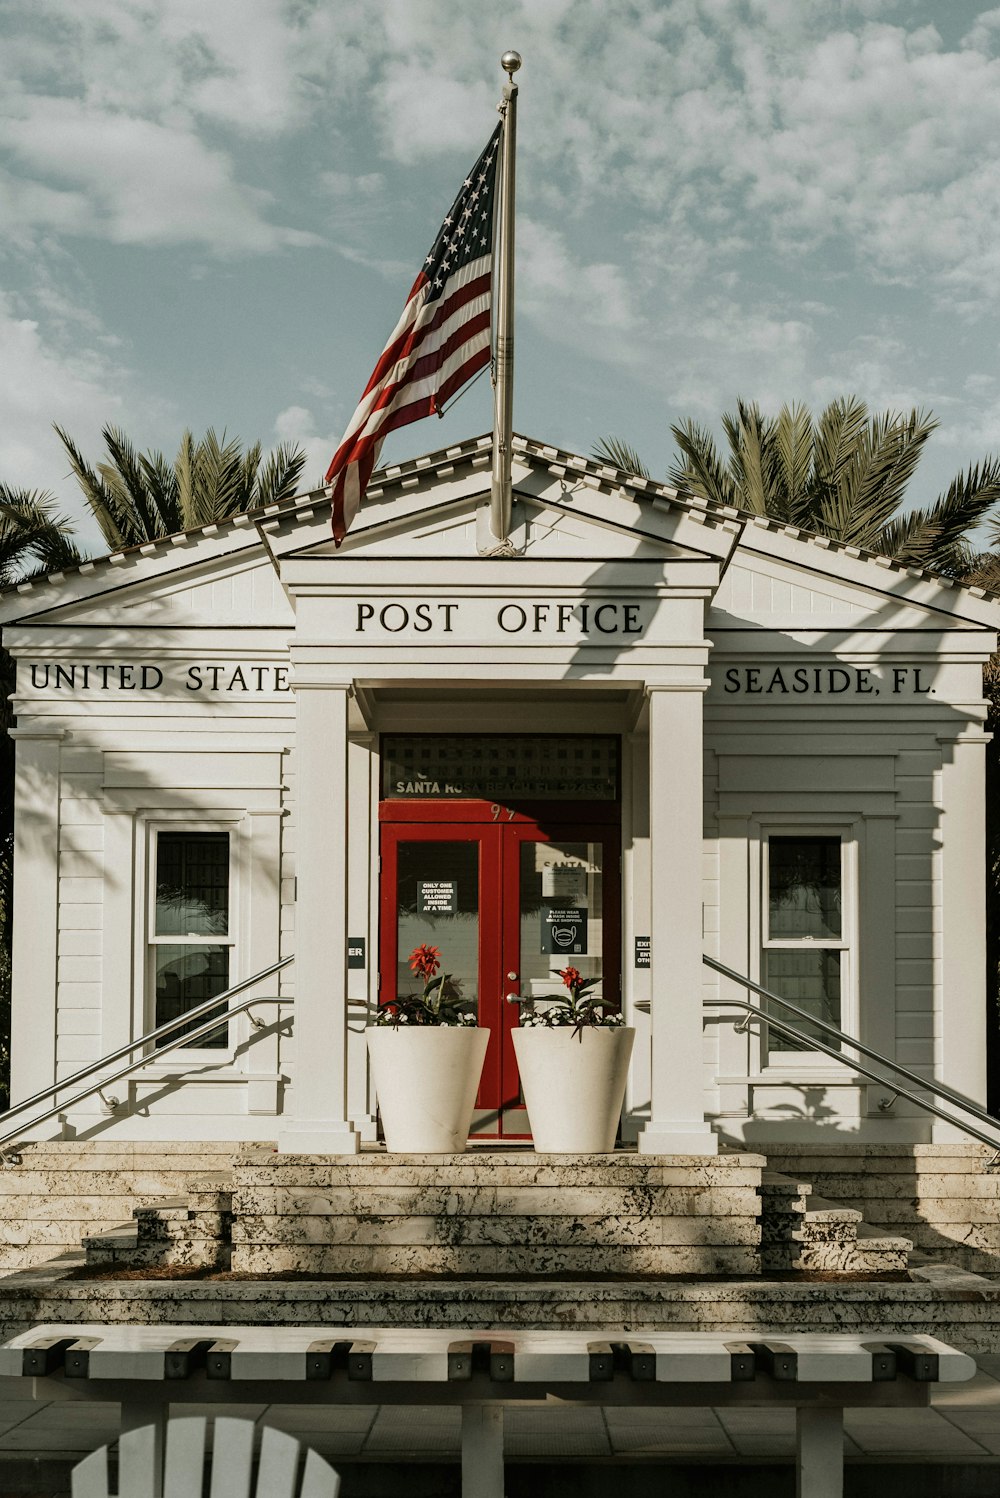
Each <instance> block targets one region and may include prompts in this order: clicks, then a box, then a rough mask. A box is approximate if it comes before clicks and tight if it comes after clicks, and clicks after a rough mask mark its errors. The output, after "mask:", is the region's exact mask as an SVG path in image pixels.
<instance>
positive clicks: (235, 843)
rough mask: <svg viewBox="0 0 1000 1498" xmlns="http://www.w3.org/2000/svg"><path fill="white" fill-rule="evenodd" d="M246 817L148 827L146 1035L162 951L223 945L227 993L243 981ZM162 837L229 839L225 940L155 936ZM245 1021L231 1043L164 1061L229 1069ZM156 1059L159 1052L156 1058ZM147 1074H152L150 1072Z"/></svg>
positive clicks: (181, 1051)
mask: <svg viewBox="0 0 1000 1498" xmlns="http://www.w3.org/2000/svg"><path fill="white" fill-rule="evenodd" d="M242 822H243V816H242V814H241V813H240V814H236V813H234V814H233V815H231V816H202V817H197V816H195V817H192V816H191V815H189V814H187V815H180V816H177V817H171V816H169V815H167V816H163V815H159V816H156V817H154V818H150V819H149V820H148V821H147V822H146V857H145V867H146V901H145V905H146V923H145V931H144V933H143V935H144V942H143V953H142V971H143V994H144V1004H143V1012H144V1014H145V1016H146V1025H145V1028H146V1029H147V1030H152V1029H153V1028H154V1027H155V1026H156V1024H157V1016H156V972H155V967H154V953H155V949H156V948H157V947H158V946H212V947H219V946H225V947H228V948H229V978H228V981H227V984H226V987H227V988H232V986H233V985H234V984H235V983H238V982H239V981H240V977H241V961H240V957H241V940H240V933H241V930H242V926H243V921H242V919H241V917H242V915H243V885H244V880H243V879H242V877H241V874H242V869H241V864H242V862H243V858H242V846H241V845H242V837H241V824H242ZM161 832H174V833H177V832H181V833H184V832H224V833H226V834H227V835H228V837H229V918H228V922H227V926H228V930H227V933H226V935H225V936H220V935H216V934H212V933H197V934H192V935H190V936H188V935H184V934H182V933H175V934H173V935H169V936H168V935H163V936H158V935H157V932H156V870H157V856H158V850H159V835H160V833H161ZM241 1018H243V1016H240V1015H237V1016H235V1017H234V1018H233V1019H230V1020H229V1023H228V1038H227V1043H226V1045H225V1046H198V1045H195V1046H179V1047H178V1049H177V1050H176V1051H174V1052H171V1053H170V1054H169V1055H168V1056H167V1057H165V1058H164V1065H169V1066H171V1067H172V1068H173V1069H175V1070H176V1066H177V1058H178V1057H183V1058H184V1060H185V1061H186V1062H188V1061H190V1062H195V1063H210V1064H214V1065H215V1066H219V1065H229V1064H231V1063H232V1061H233V1059H234V1055H235V1052H236V1050H237V1048H238V1047H239V1045H240V1041H241V1038H242V1036H241V1034H240V1033H239V1032H240V1030H241V1029H242V1028H243V1027H241V1026H240V1025H239V1020H240V1019H241ZM153 1054H154V1055H155V1051H154V1053H153ZM147 1072H148V1069H147Z"/></svg>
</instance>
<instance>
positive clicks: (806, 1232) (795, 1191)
mask: <svg viewBox="0 0 1000 1498" xmlns="http://www.w3.org/2000/svg"><path fill="white" fill-rule="evenodd" d="M760 1199H761V1262H762V1267H763V1270H764V1272H765V1273H772V1274H775V1273H782V1272H788V1271H791V1270H801V1271H807V1270H808V1271H814V1272H815V1271H822V1272H825V1273H832V1274H845V1275H852V1274H853V1275H857V1274H905V1273H906V1270H907V1264H908V1255H909V1254H910V1252H911V1250H912V1248H913V1244H912V1243H911V1242H910V1240H909V1239H907V1238H902V1237H898V1236H890V1235H888V1234H887V1233H885V1232H884V1231H880V1230H878V1229H876V1228H872V1227H869V1226H868V1225H867V1224H866V1223H865V1222H863V1221H862V1214H861V1213H860V1212H859V1211H857V1210H856V1209H855V1208H852V1207H847V1206H844V1205H843V1204H842V1203H840V1204H838V1203H837V1202H830V1201H825V1200H824V1199H823V1198H822V1197H820V1196H816V1195H815V1194H814V1192H813V1188H812V1183H811V1182H809V1181H801V1180H797V1179H795V1178H794V1177H792V1176H786V1175H782V1174H780V1173H779V1172H778V1171H774V1170H765V1171H764V1173H763V1176H762V1179H761V1185H760Z"/></svg>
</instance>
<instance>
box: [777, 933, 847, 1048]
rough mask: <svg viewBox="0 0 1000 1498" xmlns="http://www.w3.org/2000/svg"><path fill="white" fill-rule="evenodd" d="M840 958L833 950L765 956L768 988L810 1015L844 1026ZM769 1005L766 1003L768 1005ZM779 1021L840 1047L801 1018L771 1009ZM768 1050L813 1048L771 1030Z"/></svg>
mask: <svg viewBox="0 0 1000 1498" xmlns="http://www.w3.org/2000/svg"><path fill="white" fill-rule="evenodd" d="M840 957H841V954H840V953H839V952H834V951H831V950H830V948H829V947H813V948H806V949H804V950H803V949H801V948H800V949H797V950H796V951H794V952H791V951H789V952H775V951H768V952H765V954H764V958H765V963H764V987H765V988H769V989H770V990H771V992H772V993H776V994H778V995H780V997H781V998H783V999H788V1001H789V1003H791V1004H797V1005H798V1007H799V1008H800V1009H804V1010H805V1011H806V1013H807V1014H811V1015H814V1016H815V1017H816V1018H817V1019H821V1020H825V1021H826V1023H827V1024H828V1025H836V1027H837V1029H838V1030H839V1029H840V1028H841V1025H840ZM765 1003H766V1001H765ZM771 1013H772V1014H773V1015H774V1017H775V1019H780V1020H784V1021H785V1022H786V1023H788V1024H789V1025H794V1026H796V1027H797V1028H799V1029H801V1030H802V1031H803V1032H804V1033H805V1034H806V1035H811V1036H813V1037H814V1038H815V1039H817V1040H823V1041H824V1042H825V1044H827V1045H834V1046H835V1045H836V1042H835V1041H834V1040H832V1039H831V1038H830V1037H829V1036H824V1035H823V1033H822V1031H820V1030H817V1029H815V1028H814V1027H813V1026H811V1025H809V1024H808V1022H805V1021H803V1020H800V1019H799V1017H798V1015H795V1014H789V1013H788V1011H787V1010H785V1009H782V1007H781V1005H780V1004H773V1005H772V1006H771ZM767 1034H768V1040H767V1048H768V1050H769V1051H806V1050H808V1049H809V1047H808V1046H807V1045H805V1044H801V1043H800V1042H799V1041H797V1040H792V1039H790V1038H787V1037H785V1036H783V1035H779V1034H778V1032H777V1031H776V1030H771V1029H769V1030H768V1032H767Z"/></svg>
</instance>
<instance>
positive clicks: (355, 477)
mask: <svg viewBox="0 0 1000 1498" xmlns="http://www.w3.org/2000/svg"><path fill="white" fill-rule="evenodd" d="M502 129H503V125H502V124H500V125H498V126H497V128H496V129H495V130H494V132H493V134H492V136H491V137H490V141H489V144H488V145H487V147H486V150H485V151H484V152H483V154H482V155H481V156H480V158H479V160H478V161H477V162H476V164H475V166H474V167H473V168H472V171H471V172H470V173H469V175H468V176H467V177H466V179H465V181H464V182H463V183H462V189H461V191H460V192H459V194H458V197H457V198H456V199H455V201H454V203H453V204H452V205H451V212H450V213H449V214H448V215H447V217H446V218H445V221H444V223H443V224H442V225H441V230H440V232H439V234H438V236H437V238H436V239H435V241H434V243H433V245H432V246H431V250H430V254H429V255H428V256H427V258H426V260H425V261H424V263H423V266H422V267H421V269H420V272H419V274H418V275H417V279H416V280H415V281H414V283H413V288H412V290H411V291H410V295H409V296H408V298H407V300H406V306H405V307H404V308H403V315H402V317H401V318H400V319H399V322H398V323H397V324H396V327H395V329H394V330H393V333H392V337H391V338H390V339H389V342H388V343H387V344H386V346H385V348H384V349H383V350H382V355H381V357H380V359H379V361H378V363H377V364H376V366H375V370H374V372H373V374H372V377H371V379H370V380H369V381H368V384H367V386H366V387H365V392H364V395H362V397H361V402H360V404H359V406H358V409H357V410H356V411H355V413H354V415H353V416H352V417H351V420H350V423H349V425H348V428H347V431H346V432H345V434H344V439H343V441H342V442H341V444H340V446H339V447H338V448H337V451H336V452H335V453H334V455H333V461H332V462H331V464H330V467H329V468H328V469H327V474H326V482H327V483H328V484H332V485H333V534H334V538H335V540H336V542H337V545H338V546H339V545H340V543H341V541H342V540H343V539H344V536H345V535H346V534H347V528H348V526H349V525H350V524H351V521H352V520H353V519H354V517H355V515H356V514H357V512H358V506H359V505H360V503H361V501H362V499H363V498H364V494H365V489H366V488H367V486H368V480H369V479H370V478H371V474H372V469H373V468H374V467H375V464H376V463H377V462H378V455H379V450H380V448H381V446H382V443H383V441H384V439H385V437H386V435H387V433H389V432H392V431H395V429H396V428H397V427H402V426H406V425H407V424H408V423H409V422H411V421H419V420H420V418H421V417H422V416H433V415H434V413H435V412H439V411H440V410H441V408H442V407H443V405H444V403H445V402H446V401H447V400H448V399H449V398H450V397H451V396H452V395H454V393H455V391H456V390H459V389H461V387H462V386H463V385H464V384H465V383H466V381H467V380H470V379H471V378H472V376H473V375H475V374H478V372H479V370H481V369H482V368H483V367H484V366H485V365H487V364H488V363H489V362H490V288H491V281H492V275H493V205H494V197H495V187H496V176H497V155H498V152H499V150H500V132H501V131H502Z"/></svg>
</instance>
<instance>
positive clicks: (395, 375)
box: [351, 294, 490, 441]
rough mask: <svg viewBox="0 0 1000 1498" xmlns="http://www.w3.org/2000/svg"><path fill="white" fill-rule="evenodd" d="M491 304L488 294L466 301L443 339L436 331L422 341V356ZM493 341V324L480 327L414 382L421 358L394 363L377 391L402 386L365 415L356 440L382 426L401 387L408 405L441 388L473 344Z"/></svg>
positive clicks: (445, 329)
mask: <svg viewBox="0 0 1000 1498" xmlns="http://www.w3.org/2000/svg"><path fill="white" fill-rule="evenodd" d="M489 306H490V298H489V295H488V294H487V295H485V296H481V297H474V298H473V299H472V301H471V302H466V303H465V304H464V306H462V307H459V308H458V309H457V311H456V312H455V313H454V315H453V316H452V317H450V318H449V319H448V321H447V322H446V323H443V324H442V332H441V337H440V339H438V337H437V335H436V334H435V336H434V338H433V339H432V340H429V341H428V343H427V344H423V345H421V348H420V350H419V351H418V352H419V356H420V357H421V358H423V357H425V356H426V355H427V354H429V353H433V352H434V350H435V348H436V347H438V346H440V344H443V343H446V342H447V340H448V338H449V337H450V336H451V334H452V333H454V332H458V330H459V329H460V328H461V327H462V326H463V324H464V323H465V322H467V321H468V320H469V319H471V318H472V317H474V316H476V315H478V314H479V313H480V312H488V311H489ZM489 341H490V330H489V328H481V329H479V331H478V332H477V333H474V334H471V335H470V336H469V338H467V339H466V340H465V341H464V342H463V343H461V344H460V345H459V346H458V348H457V349H455V350H454V352H453V354H452V355H451V356H449V358H448V359H446V360H445V361H444V363H443V364H441V365H440V366H439V367H438V368H437V369H435V370H432V371H431V373H430V374H429V375H426V376H425V378H424V379H422V380H415V381H413V383H411V384H407V383H406V375H407V373H408V371H409V369H410V367H411V366H412V365H413V364H415V363H416V362H417V360H416V359H415V358H412V357H411V358H407V359H404V360H401V361H400V363H399V364H396V365H394V366H393V369H392V373H391V374H387V375H386V377H385V379H384V380H382V381H381V382H380V384H379V386H378V391H377V394H378V396H379V398H381V397H382V396H384V394H385V392H386V390H390V389H392V387H393V386H394V385H395V386H397V387H399V388H398V389H397V390H396V392H395V394H394V395H393V398H392V400H391V401H389V402H388V403H387V404H386V405H383V406H379V407H377V408H376V409H375V410H373V411H370V412H369V413H368V414H367V415H366V416H365V419H364V421H363V422H362V424H361V425H360V426H359V427H355V428H354V429H353V431H352V433H351V437H352V440H354V441H356V440H357V439H358V438H359V437H361V436H363V435H365V433H369V434H370V433H373V432H376V431H377V430H378V427H379V426H380V424H381V422H382V419H383V418H384V417H385V415H386V413H387V412H389V411H392V410H393V409H394V407H395V403H396V400H397V398H398V395H399V391H400V390H401V389H405V391H406V395H407V404H408V405H409V403H410V401H415V400H420V399H421V397H422V396H426V395H430V394H432V392H433V391H434V390H435V389H436V388H437V386H438V385H442V384H443V383H444V381H445V379H446V378H447V377H448V375H449V374H451V373H452V372H453V371H454V370H455V369H457V368H458V367H459V366H460V365H461V364H464V362H465V360H466V359H467V358H468V350H469V347H470V345H472V344H474V346H475V347H488V346H489ZM463 351H464V352H463ZM457 354H461V358H459V359H458V360H457V362H456V358H455V356H456V355H457ZM355 414H356V415H358V416H360V415H361V414H362V413H361V409H360V408H359V409H358V411H357V412H356V413H355Z"/></svg>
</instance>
